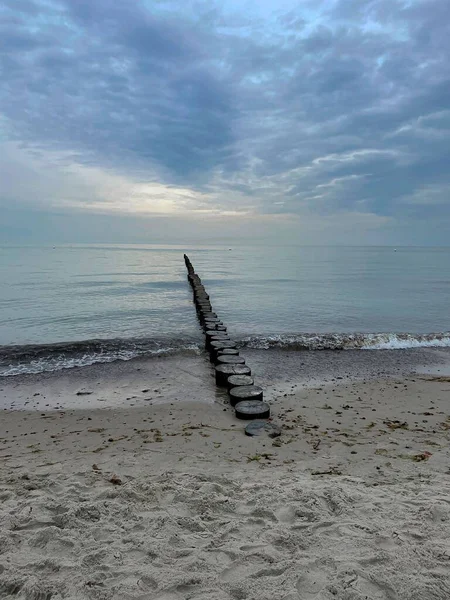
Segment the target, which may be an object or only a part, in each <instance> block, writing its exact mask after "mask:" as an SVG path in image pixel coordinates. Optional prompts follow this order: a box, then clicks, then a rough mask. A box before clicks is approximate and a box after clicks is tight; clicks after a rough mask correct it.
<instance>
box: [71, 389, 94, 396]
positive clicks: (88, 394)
mask: <svg viewBox="0 0 450 600" xmlns="http://www.w3.org/2000/svg"><path fill="white" fill-rule="evenodd" d="M93 393H94V392H87V391H86V392H85V391H83V390H81V391H79V392H77V393H76V394H75V396H90V395H91V394H93Z"/></svg>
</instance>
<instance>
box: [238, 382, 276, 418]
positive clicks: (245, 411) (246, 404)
mask: <svg viewBox="0 0 450 600" xmlns="http://www.w3.org/2000/svg"><path fill="white" fill-rule="evenodd" d="M238 389H239V388H238ZM234 408H235V412H236V417H237V418H238V419H245V420H250V419H268V418H269V417H270V407H269V405H268V404H266V403H265V402H261V400H244V401H243V402H238V403H237V404H236V406H235V407H234Z"/></svg>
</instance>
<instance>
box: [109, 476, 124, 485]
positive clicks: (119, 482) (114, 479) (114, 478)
mask: <svg viewBox="0 0 450 600" xmlns="http://www.w3.org/2000/svg"><path fill="white" fill-rule="evenodd" d="M109 483H112V484H113V485H122V483H123V482H122V480H121V479H120V477H118V476H117V475H113V476H112V477H110V479H109Z"/></svg>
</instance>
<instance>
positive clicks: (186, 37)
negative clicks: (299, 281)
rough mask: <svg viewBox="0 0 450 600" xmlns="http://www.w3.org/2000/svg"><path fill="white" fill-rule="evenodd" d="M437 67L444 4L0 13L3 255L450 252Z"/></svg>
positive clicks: (13, 1)
mask: <svg viewBox="0 0 450 600" xmlns="http://www.w3.org/2000/svg"><path fill="white" fill-rule="evenodd" d="M242 6H245V8H242ZM449 63H450V2H449V0H412V1H406V0H322V1H320V0H315V1H314V2H313V1H310V0H304V1H300V2H293V1H287V0H285V1H284V2H275V0H272V1H270V2H269V1H268V0H264V1H259V2H257V1H256V0H254V1H251V2H248V3H247V4H245V5H243V4H242V3H241V2H237V0H224V2H221V3H218V4H214V3H213V2H211V1H207V2H186V1H184V0H183V2H181V1H180V2H174V1H172V2H165V1H160V2H155V1H153V2H150V1H147V2H144V1H142V2H140V1H137V0H129V1H127V2H125V1H123V0H95V1H94V0H2V1H1V2H0V76H1V79H0V81H1V83H0V180H1V189H0V208H1V210H2V214H3V219H2V221H3V223H2V224H1V225H0V236H1V237H0V239H1V238H3V239H6V240H9V241H11V240H13V241H15V240H20V241H28V240H42V239H46V238H51V237H52V236H53V238H54V239H55V240H58V239H61V240H65V241H130V242H132V241H140V242H142V241H148V242H152V241H158V240H160V239H163V238H165V237H167V238H168V239H172V238H174V237H179V236H180V235H181V236H182V234H183V233H184V234H186V235H188V236H192V237H193V238H195V237H197V236H198V237H199V238H205V239H207V238H208V237H213V238H217V236H218V235H219V233H222V234H223V237H227V236H228V237H232V236H237V237H243V236H244V237H245V236H247V235H250V237H254V238H258V239H261V240H263V239H276V238H280V237H281V238H282V239H283V240H284V241H287V242H296V241H298V242H302V241H303V242H306V243H334V242H339V243H364V242H369V243H394V244H397V243H398V244H401V243H408V244H414V243H417V244H439V243H441V244H443V243H447V244H448V243H449V239H450V235H449V233H450V69H449Z"/></svg>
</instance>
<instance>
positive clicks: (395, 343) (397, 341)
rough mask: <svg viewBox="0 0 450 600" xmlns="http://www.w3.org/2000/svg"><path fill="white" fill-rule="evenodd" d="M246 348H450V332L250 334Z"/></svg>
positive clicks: (243, 342) (244, 343) (242, 342)
mask: <svg viewBox="0 0 450 600" xmlns="http://www.w3.org/2000/svg"><path fill="white" fill-rule="evenodd" d="M241 345H242V346H246V347H247V348H258V349H270V348H280V349H284V350H404V349H408V348H445V347H450V332H443V333H428V334H413V333H298V334H293V335H288V334H283V335H273V336H255V337H247V338H245V339H244V340H242V341H241Z"/></svg>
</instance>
